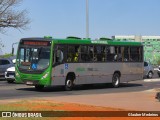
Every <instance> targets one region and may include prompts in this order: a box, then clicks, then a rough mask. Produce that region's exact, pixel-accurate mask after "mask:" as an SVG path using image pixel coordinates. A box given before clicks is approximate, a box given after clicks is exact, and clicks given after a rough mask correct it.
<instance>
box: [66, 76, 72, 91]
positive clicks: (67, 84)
mask: <svg viewBox="0 0 160 120" xmlns="http://www.w3.org/2000/svg"><path fill="white" fill-rule="evenodd" d="M72 88H73V80H72V79H71V78H67V80H66V83H65V90H66V91H71V90H72Z"/></svg>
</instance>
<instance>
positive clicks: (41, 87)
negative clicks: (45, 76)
mask: <svg viewBox="0 0 160 120" xmlns="http://www.w3.org/2000/svg"><path fill="white" fill-rule="evenodd" d="M43 88H44V85H35V89H36V90H42V89H43Z"/></svg>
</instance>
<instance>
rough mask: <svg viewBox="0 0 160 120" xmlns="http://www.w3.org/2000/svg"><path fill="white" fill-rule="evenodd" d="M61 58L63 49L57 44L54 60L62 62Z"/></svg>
mask: <svg viewBox="0 0 160 120" xmlns="http://www.w3.org/2000/svg"><path fill="white" fill-rule="evenodd" d="M63 59H64V56H63V49H62V48H61V47H59V46H57V49H56V62H58V63H62V62H63Z"/></svg>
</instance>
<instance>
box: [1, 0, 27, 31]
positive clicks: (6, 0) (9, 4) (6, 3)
mask: <svg viewBox="0 0 160 120" xmlns="http://www.w3.org/2000/svg"><path fill="white" fill-rule="evenodd" d="M21 2H22V0H0V33H4V32H6V29H7V28H15V29H18V30H21V29H23V30H25V29H26V28H27V25H28V24H29V23H30V20H29V19H28V18H27V11H26V10H22V11H15V10H13V9H14V8H15V7H16V6H18V5H19V4H20V3H21Z"/></svg>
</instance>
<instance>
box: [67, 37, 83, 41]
mask: <svg viewBox="0 0 160 120" xmlns="http://www.w3.org/2000/svg"><path fill="white" fill-rule="evenodd" d="M67 39H77V40H81V38H79V37H74V36H69V37H67Z"/></svg>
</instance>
